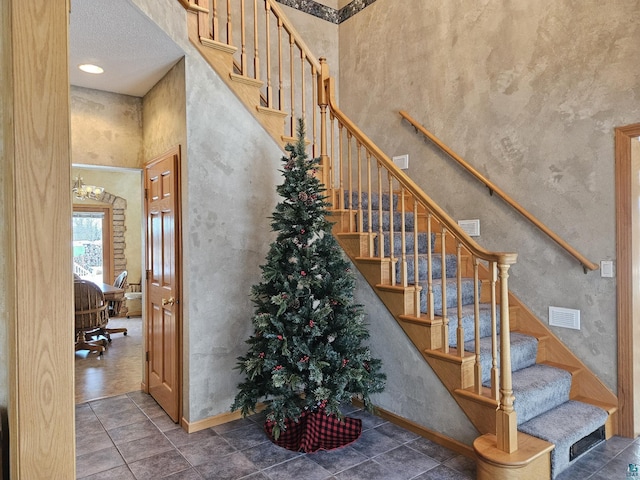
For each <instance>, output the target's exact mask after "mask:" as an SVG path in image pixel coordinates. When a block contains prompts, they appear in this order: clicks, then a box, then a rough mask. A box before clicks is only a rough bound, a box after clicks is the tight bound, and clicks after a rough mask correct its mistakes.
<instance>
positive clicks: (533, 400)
mask: <svg viewBox="0 0 640 480" xmlns="http://www.w3.org/2000/svg"><path fill="white" fill-rule="evenodd" d="M511 379H512V385H513V394H514V396H515V399H516V400H515V403H514V408H515V410H516V413H517V414H518V425H521V424H523V423H525V422H527V421H529V420H531V419H532V418H534V417H537V416H538V415H540V414H542V413H544V412H546V411H548V410H551V409H552V408H555V407H557V406H558V405H562V404H563V403H565V402H567V401H569V392H570V390H571V374H570V373H569V372H567V371H566V370H562V369H560V368H556V367H550V366H548V365H542V364H536V365H533V366H532V367H527V368H523V369H521V370H518V371H517V372H513V374H512V376H511Z"/></svg>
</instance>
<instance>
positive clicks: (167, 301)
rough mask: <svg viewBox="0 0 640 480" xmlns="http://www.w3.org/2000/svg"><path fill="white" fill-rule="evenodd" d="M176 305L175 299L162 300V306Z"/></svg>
mask: <svg viewBox="0 0 640 480" xmlns="http://www.w3.org/2000/svg"><path fill="white" fill-rule="evenodd" d="M175 303H176V299H175V298H173V297H169V298H163V299H162V306H165V305H174V304H175Z"/></svg>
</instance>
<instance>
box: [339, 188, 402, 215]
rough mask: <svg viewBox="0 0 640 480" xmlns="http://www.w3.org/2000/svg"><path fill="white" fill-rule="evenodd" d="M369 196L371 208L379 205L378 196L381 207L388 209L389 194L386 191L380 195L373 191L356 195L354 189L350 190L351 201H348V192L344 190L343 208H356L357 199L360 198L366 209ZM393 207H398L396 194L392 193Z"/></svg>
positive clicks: (375, 208) (376, 208)
mask: <svg viewBox="0 0 640 480" xmlns="http://www.w3.org/2000/svg"><path fill="white" fill-rule="evenodd" d="M369 197H371V208H372V209H373V210H378V208H379V205H380V198H382V209H383V210H387V211H388V210H389V204H390V201H389V200H390V196H389V194H388V193H383V194H382V195H378V194H377V193H375V192H373V193H372V194H371V195H369V194H368V192H362V194H360V195H358V192H356V191H352V192H351V202H350V201H349V192H344V205H345V208H352V209H357V208H358V205H359V199H360V200H361V203H362V208H363V209H368V208H369ZM393 209H394V210H397V209H398V195H397V194H394V195H393Z"/></svg>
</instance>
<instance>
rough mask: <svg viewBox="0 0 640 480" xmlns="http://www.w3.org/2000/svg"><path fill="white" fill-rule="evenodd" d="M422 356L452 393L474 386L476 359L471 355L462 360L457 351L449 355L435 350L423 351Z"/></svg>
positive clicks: (453, 350) (452, 350) (451, 351)
mask: <svg viewBox="0 0 640 480" xmlns="http://www.w3.org/2000/svg"><path fill="white" fill-rule="evenodd" d="M422 354H423V356H424V357H425V358H426V360H427V362H429V365H431V368H433V371H434V372H435V374H436V375H437V376H438V378H439V379H440V380H441V381H442V383H443V384H444V386H445V387H446V388H447V390H449V391H450V392H454V391H455V390H458V389H465V388H470V387H472V386H473V367H474V358H473V357H472V356H471V355H467V356H466V357H464V358H460V357H458V356H457V355H456V350H455V349H451V350H450V352H449V353H448V354H445V353H442V352H440V351H434V350H427V351H423V352H422Z"/></svg>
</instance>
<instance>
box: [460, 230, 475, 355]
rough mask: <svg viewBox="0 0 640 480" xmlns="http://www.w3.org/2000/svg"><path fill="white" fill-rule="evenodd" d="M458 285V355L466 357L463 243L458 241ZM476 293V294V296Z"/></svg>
mask: <svg viewBox="0 0 640 480" xmlns="http://www.w3.org/2000/svg"><path fill="white" fill-rule="evenodd" d="M456 262H457V265H458V266H457V268H456V285H457V290H458V291H457V308H458V310H457V314H458V328H457V331H456V342H457V344H458V356H460V357H464V325H462V244H461V243H460V241H458V246H457V252H456ZM475 297H476V295H474V298H475Z"/></svg>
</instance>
